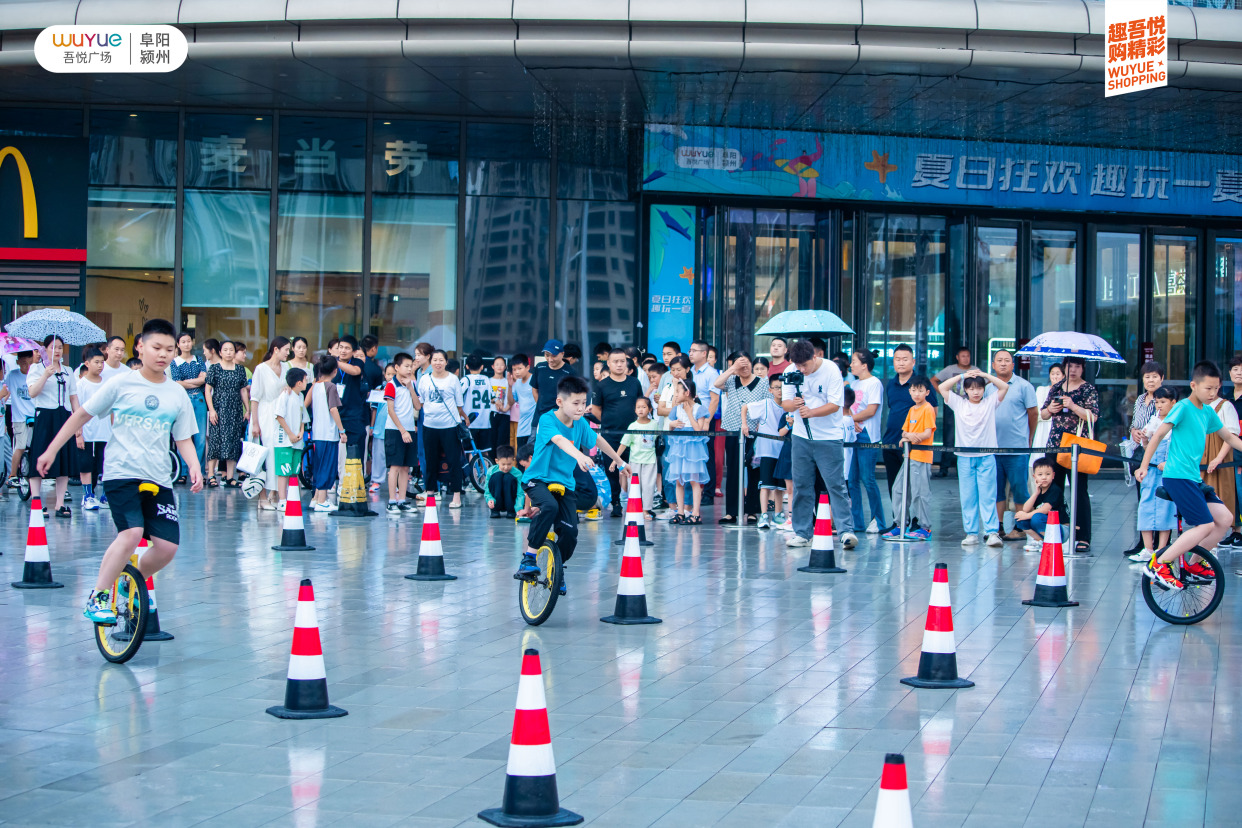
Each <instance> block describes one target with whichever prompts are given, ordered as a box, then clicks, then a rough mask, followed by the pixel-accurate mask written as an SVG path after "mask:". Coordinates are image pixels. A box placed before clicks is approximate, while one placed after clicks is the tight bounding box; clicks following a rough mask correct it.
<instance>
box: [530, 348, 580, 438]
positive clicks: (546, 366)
mask: <svg viewBox="0 0 1242 828" xmlns="http://www.w3.org/2000/svg"><path fill="white" fill-rule="evenodd" d="M543 355H544V357H545V358H546V359H547V362H544V363H541V364H539V365H536V366H535V369H534V370H533V371H531V373H530V376H531V381H530V384H531V390H532V391H533V392H534V393H535V419H534V420H532V421H531V425H530V433H531V434H538V433H539V418H540V417H542V416H543V415H544V414H545V413H547V412H549V411H551V410H552V409H554V408H556V385H557V383H559V382H560V381H561V380H563V379H564V378H565V377H568V376H571V375H572V374H573V372H572V371H570V370H569V366H568V365H566V364H565V343H564V342H561V341H560V340H559V339H549V340H548V341H547V342H545V343H544V344H543Z"/></svg>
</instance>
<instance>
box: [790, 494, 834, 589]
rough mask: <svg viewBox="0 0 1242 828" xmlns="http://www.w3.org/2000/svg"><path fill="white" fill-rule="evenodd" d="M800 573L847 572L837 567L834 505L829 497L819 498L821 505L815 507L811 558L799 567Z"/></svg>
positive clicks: (824, 495)
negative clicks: (833, 536) (833, 542)
mask: <svg viewBox="0 0 1242 828" xmlns="http://www.w3.org/2000/svg"><path fill="white" fill-rule="evenodd" d="M798 571H799V572H826V573H840V572H844V571H845V570H844V569H842V568H841V567H839V566H837V556H836V552H835V551H833V547H832V505H831V504H830V503H829V502H828V495H826V494H822V495H820V496H819V504H818V505H817V506H816V507H815V532H814V534H813V535H812V536H811V557H810V558H809V559H808V560H807V562H806V566H800V567H798Z"/></svg>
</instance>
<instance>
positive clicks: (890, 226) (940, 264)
mask: <svg viewBox="0 0 1242 828" xmlns="http://www.w3.org/2000/svg"><path fill="white" fill-rule="evenodd" d="M865 223H866V228H865V232H866V239H865V249H864V254H863V255H864V268H865V275H864V277H863V279H864V281H863V284H862V290H864V291H866V304H865V306H864V308H863V313H862V316H863V318H862V319H861V320H860V323H861V324H860V325H859V326H858V329H859V330H860V331H862V332H865V333H864V334H863V335H864V336H865V342H866V347H867V348H869V349H871V350H876V351H879V353H880V356H879V357H878V358H877V359H876V373H877V374H879V375H881V376H884V377H887V376H890V375H891V374H892V353H893V348H895V347H896V346H898V345H901V344H906V345H909V346H911V347H912V348H914V353H915V360H916V362H917V364H918V366H919V370H920V371H926V372H928V373H935V372H936V371H939V370H940V369H941V368H943V367H944V362H945V360H946V358H947V357H946V354H945V279H946V275H947V270H948V245H947V239H946V222H945V218H944V217H943V216H914V215H896V214H883V215H875V214H872V215H868V216H866V217H865Z"/></svg>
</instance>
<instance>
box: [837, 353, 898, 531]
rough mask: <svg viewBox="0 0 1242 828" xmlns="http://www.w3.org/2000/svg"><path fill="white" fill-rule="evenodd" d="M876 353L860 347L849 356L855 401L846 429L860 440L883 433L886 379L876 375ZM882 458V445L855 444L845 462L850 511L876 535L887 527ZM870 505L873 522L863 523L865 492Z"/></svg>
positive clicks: (877, 438)
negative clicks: (879, 468) (879, 475)
mask: <svg viewBox="0 0 1242 828" xmlns="http://www.w3.org/2000/svg"><path fill="white" fill-rule="evenodd" d="M873 368H875V356H873V355H872V353H871V352H870V351H862V350H858V351H855V352H854V353H853V355H852V356H851V357H850V373H851V374H853V375H854V381H853V382H851V383H850V388H852V389H854V404H853V405H852V406H851V407H850V409H849V410H850V413H849V415H848V417H847V418H846V421H845V428H846V431H847V432H848V431H851V430H852V431H853V432H854V439H855V440H856V441H857V442H859V443H878V442H880V436H881V435H882V434H883V433H884V431H883V429H884V427H883V425H882V424H881V419H880V410H881V409H882V408H884V383H882V382H880V379H879V378H878V377H876V376H873V375H872V373H871V369H873ZM879 462H880V449H876V448H856V449H853V451H852V456H851V458H850V462H849V463H847V464H846V466H845V468H846V470H847V474H848V479H849V492H850V511H851V513H852V514H853V517H854V525H855V526H866V527H867V534H869V535H875V534H878V533H880V532H883V531H884V530H885V529H887V528H888V526H887V524H886V523H885V520H884V500H883V499H882V498H881V497H880V484H878V483H877V482H876V480H875V467H876V464H877V463H879ZM864 491H866V493H867V502H868V503H869V504H870V506H871V523H869V524H864V523H863V504H862V501H863V498H862V496H863V492H864Z"/></svg>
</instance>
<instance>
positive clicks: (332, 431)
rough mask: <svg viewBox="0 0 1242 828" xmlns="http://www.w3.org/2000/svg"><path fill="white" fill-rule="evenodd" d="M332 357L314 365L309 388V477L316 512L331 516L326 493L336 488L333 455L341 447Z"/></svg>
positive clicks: (333, 507)
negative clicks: (312, 383) (312, 445)
mask: <svg viewBox="0 0 1242 828" xmlns="http://www.w3.org/2000/svg"><path fill="white" fill-rule="evenodd" d="M336 373H337V369H336V357H334V356H329V355H324V356H322V357H320V358H319V361H318V362H316V363H315V384H314V385H312V386H311V392H310V398H311V405H310V407H311V442H312V443H313V444H314V451H312V452H311V477H312V479H313V485H314V487H315V502H314V503H312V504H311V508H312V509H314V510H315V511H316V512H335V511H336V510H337V506H336V504H334V503H330V502H328V492H330V491H331V490H332V489H335V488H336V481H337V478H338V474H337V472H338V469H337V459H338V458H337V454H338V452H339V451H340V447H342V446H344V445H345V439H346V438H345V426H344V425H343V424H342V423H341V411H340V409H341V395H340V394H339V393H337V390H336Z"/></svg>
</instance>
